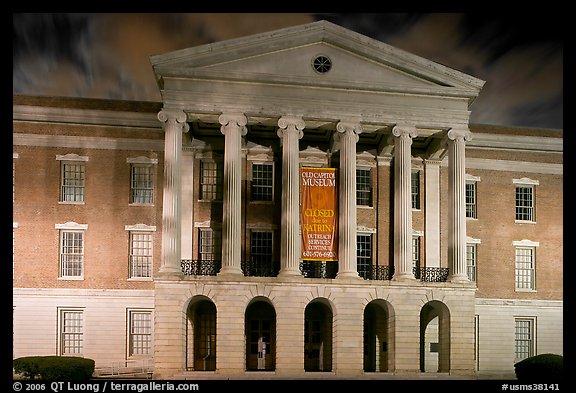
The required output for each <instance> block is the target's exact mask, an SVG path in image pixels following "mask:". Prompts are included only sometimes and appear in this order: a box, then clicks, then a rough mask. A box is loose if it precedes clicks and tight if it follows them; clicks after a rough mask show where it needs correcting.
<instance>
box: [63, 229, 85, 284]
mask: <svg viewBox="0 0 576 393" xmlns="http://www.w3.org/2000/svg"><path fill="white" fill-rule="evenodd" d="M83 275H84V232H83V231H68V230H62V231H60V277H62V278H81V277H82V276H83Z"/></svg>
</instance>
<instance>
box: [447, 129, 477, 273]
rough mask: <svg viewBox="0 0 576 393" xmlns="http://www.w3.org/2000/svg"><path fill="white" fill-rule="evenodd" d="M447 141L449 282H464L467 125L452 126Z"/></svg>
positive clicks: (470, 136)
mask: <svg viewBox="0 0 576 393" xmlns="http://www.w3.org/2000/svg"><path fill="white" fill-rule="evenodd" d="M447 136H448V138H447V142H448V194H449V195H448V203H449V206H448V263H449V266H448V267H449V269H450V271H449V276H448V280H449V281H468V275H467V274H466V177H465V176H466V174H465V173H466V157H465V142H466V141H469V140H470V139H472V134H471V133H470V131H469V130H468V129H467V128H461V129H452V130H450V131H448V134H447Z"/></svg>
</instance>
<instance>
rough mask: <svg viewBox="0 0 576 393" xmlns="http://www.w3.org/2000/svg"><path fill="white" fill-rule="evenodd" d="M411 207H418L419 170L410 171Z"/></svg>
mask: <svg viewBox="0 0 576 393" xmlns="http://www.w3.org/2000/svg"><path fill="white" fill-rule="evenodd" d="M411 184H412V186H411V188H412V209H420V172H419V171H414V172H412V177H411Z"/></svg>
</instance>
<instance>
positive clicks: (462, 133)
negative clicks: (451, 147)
mask: <svg viewBox="0 0 576 393" xmlns="http://www.w3.org/2000/svg"><path fill="white" fill-rule="evenodd" d="M446 137H447V138H448V140H451V141H463V142H468V141H469V140H471V139H472V133H471V132H470V130H469V129H468V128H452V129H450V130H448V132H447V133H446Z"/></svg>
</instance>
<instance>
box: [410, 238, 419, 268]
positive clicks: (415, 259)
mask: <svg viewBox="0 0 576 393" xmlns="http://www.w3.org/2000/svg"><path fill="white" fill-rule="evenodd" d="M412 269H415V270H417V269H420V236H412Z"/></svg>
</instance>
